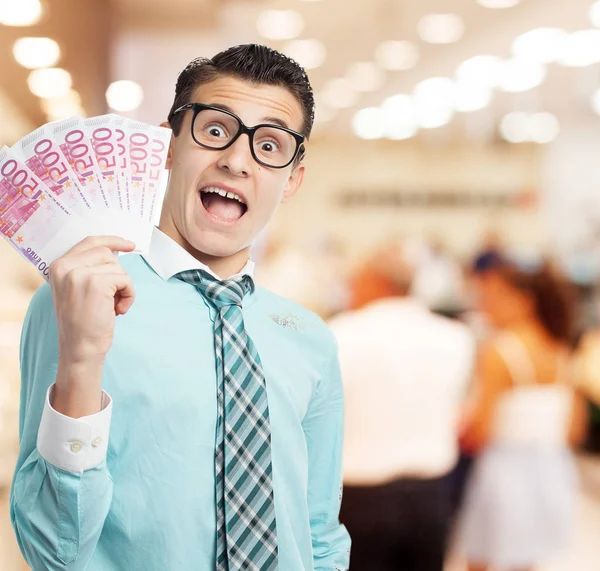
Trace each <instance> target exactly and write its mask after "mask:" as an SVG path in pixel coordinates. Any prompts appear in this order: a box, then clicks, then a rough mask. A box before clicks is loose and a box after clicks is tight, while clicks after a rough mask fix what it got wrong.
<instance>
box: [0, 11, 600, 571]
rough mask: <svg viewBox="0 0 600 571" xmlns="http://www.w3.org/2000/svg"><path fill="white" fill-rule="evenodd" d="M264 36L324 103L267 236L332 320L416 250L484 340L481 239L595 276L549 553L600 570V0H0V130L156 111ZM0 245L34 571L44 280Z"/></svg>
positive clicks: (12, 561)
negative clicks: (33, 356) (574, 445)
mask: <svg viewBox="0 0 600 571" xmlns="http://www.w3.org/2000/svg"><path fill="white" fill-rule="evenodd" d="M248 42H256V43H265V44H268V45H270V46H271V47H273V48H276V49H279V50H282V51H283V52H285V53H286V54H288V55H290V56H291V57H293V58H294V59H296V60H297V61H298V62H299V63H301V64H302V65H303V66H305V67H306V69H307V70H308V73H309V76H310V78H311V81H312V84H313V87H314V90H315V93H316V98H317V110H316V125H315V130H314V133H313V136H312V139H311V141H310V144H309V147H308V154H307V159H306V165H307V173H306V178H305V183H304V186H303V187H302V190H301V192H300V193H299V194H298V195H297V197H296V198H295V199H294V201H292V203H290V204H286V205H284V206H282V207H281V208H280V210H279V212H278V214H277V215H276V218H275V219H274V220H273V222H272V223H271V225H270V226H269V227H268V228H267V229H266V231H265V232H264V234H263V235H262V236H261V237H260V240H259V241H258V242H257V244H256V246H255V250H254V258H255V259H256V261H257V263H258V280H259V281H260V282H261V283H262V284H263V285H265V286H266V287H269V288H271V289H273V290H274V291H276V292H277V293H280V294H282V295H284V296H287V297H290V298H292V299H295V300H297V301H298V302H300V303H301V304H303V305H305V306H307V307H308V308H309V309H312V310H313V311H315V312H317V313H318V314H319V315H321V316H322V317H323V318H324V319H326V320H330V319H334V318H336V316H338V314H342V313H344V312H347V311H348V310H351V309H353V308H354V309H355V308H356V307H358V305H359V304H358V303H357V302H356V299H357V295H359V293H360V292H361V291H362V290H361V289H360V288H361V287H365V286H364V280H363V281H361V275H364V271H365V269H364V263H365V260H366V259H368V258H370V257H371V255H372V254H373V252H376V251H377V252H381V250H380V248H381V247H382V245H384V244H388V245H389V244H390V243H394V244H402V247H403V249H404V251H405V252H409V253H410V254H409V257H410V261H411V265H412V267H413V269H414V279H413V280H412V282H411V292H410V293H411V296H413V297H415V298H416V299H417V300H418V301H419V303H421V304H423V305H424V306H426V307H428V308H429V309H430V310H431V311H433V312H435V314H438V315H444V316H447V317H448V318H450V319H452V320H455V321H456V320H458V321H461V322H463V323H465V324H467V326H468V327H469V329H470V330H471V331H472V334H473V336H474V338H475V339H476V340H477V341H478V342H482V340H483V339H485V338H486V335H487V334H488V333H487V331H488V325H487V324H486V320H485V315H483V313H482V310H481V308H480V307H479V306H478V304H477V298H476V296H475V294H474V289H473V287H472V286H471V276H472V273H473V268H474V267H475V261H476V260H477V257H478V256H481V254H484V253H486V252H489V251H490V250H493V251H494V252H501V253H502V254H503V255H505V256H507V257H509V258H510V259H511V260H514V261H515V263H517V264H519V265H520V267H523V268H529V267H536V264H539V262H540V261H541V260H547V261H550V262H551V263H552V265H553V267H555V268H556V270H557V271H559V272H560V273H561V274H562V275H563V276H564V278H565V279H567V280H568V281H569V282H570V283H571V285H573V286H574V287H575V288H576V290H577V303H578V305H579V307H580V309H581V311H580V319H579V322H578V341H577V345H576V346H577V350H578V354H579V355H580V356H581V358H582V359H583V361H582V362H584V365H582V366H581V369H582V370H585V372H586V373H585V374H586V375H587V376H586V380H585V382H584V381H581V383H582V385H585V386H584V389H585V394H586V396H587V399H588V406H589V411H590V419H591V420H590V428H589V431H588V436H587V438H586V440H585V442H584V444H583V445H582V446H581V447H580V449H579V450H578V469H579V472H580V475H581V485H580V489H579V492H578V493H579V503H578V513H577V521H576V534H575V535H576V538H575V542H574V543H573V545H572V546H571V548H570V550H569V552H568V553H565V554H564V557H562V559H560V560H556V561H550V562H548V566H546V567H544V569H547V570H552V571H559V570H560V571H567V570H569V571H571V570H574V569H577V570H578V571H586V570H588V569H589V570H591V569H598V568H599V567H600V546H599V545H598V542H597V539H596V536H597V530H598V529H600V456H598V455H597V454H598V450H600V414H598V409H597V407H596V404H595V402H596V401H598V402H600V399H598V395H599V394H600V391H599V390H598V385H597V384H596V379H595V378H594V373H595V372H596V371H597V372H596V375H598V376H600V366H599V365H600V360H598V348H597V347H598V343H599V342H598V340H597V339H598V337H597V336H596V334H595V328H596V327H598V326H599V320H600V299H599V297H598V294H599V293H600V289H599V287H598V286H599V285H600V168H598V167H599V165H600V158H599V157H600V1H598V2H593V1H592V0H419V1H415V0H352V1H349V0H170V1H169V2H165V1H163V0H83V1H82V0H44V1H38V0H18V1H16V0H0V145H4V144H6V145H12V144H13V143H15V142H16V141H17V140H18V139H20V138H21V137H22V136H24V135H26V134H27V133H28V132H30V131H32V130H33V129H35V128H36V127H38V126H40V125H42V124H44V123H46V122H48V121H52V120H56V119H61V118H66V117H69V116H71V115H84V116H93V115H100V114H103V113H106V112H116V113H119V114H121V115H125V116H128V117H132V118H136V119H139V120H142V121H145V122H149V123H155V124H158V123H160V122H162V121H164V120H165V118H166V115H167V112H168V110H169V107H170V105H171V103H172V98H173V95H174V86H175V80H176V78H177V75H178V73H179V71H181V70H182V69H183V68H184V67H185V65H186V64H187V63H188V62H189V61H190V60H192V59H193V58H195V57H197V56H209V57H210V56H212V55H214V54H215V53H217V52H218V51H220V50H222V49H225V48H226V47H229V46H231V45H235V44H240V43H248ZM0 260H1V264H2V272H0V489H1V490H2V492H1V493H0V498H1V499H0V568H1V569H3V570H4V571H17V570H21V569H25V568H26V567H25V564H24V563H23V562H22V560H21V557H20V554H19V552H18V548H17V546H16V542H15V540H14V537H13V533H12V529H11V528H10V524H9V517H8V506H7V498H8V489H9V486H10V478H11V476H12V469H13V466H14V462H15V460H16V453H17V447H18V441H17V440H18V434H17V432H18V430H17V429H18V426H17V425H18V398H19V367H18V344H19V334H20V327H21V321H22V319H23V316H24V313H25V310H26V308H27V304H28V301H29V299H30V297H31V295H32V294H33V292H34V291H35V289H36V288H37V287H38V286H39V284H40V280H39V278H38V277H37V274H36V272H35V271H34V269H33V268H32V267H29V265H28V264H27V263H26V262H24V261H23V260H22V259H20V258H19V256H18V255H17V254H16V253H15V252H13V251H12V250H11V249H10V247H9V246H8V245H7V244H5V243H4V242H2V243H0ZM390 263H391V261H390ZM399 342H400V341H399ZM584 353H585V355H584ZM582 375H583V374H582ZM588 377H589V378H588ZM598 382H599V383H600V380H599V381H598ZM447 559H448V563H447V568H448V569H449V570H452V571H460V570H462V569H463V560H462V559H461V557H460V556H459V555H458V554H455V553H454V550H453V549H452V548H449V550H448V558H447ZM358 571H360V570H358Z"/></svg>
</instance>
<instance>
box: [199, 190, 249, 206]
mask: <svg viewBox="0 0 600 571" xmlns="http://www.w3.org/2000/svg"><path fill="white" fill-rule="evenodd" d="M202 192H212V193H214V194H218V195H220V196H223V197H225V198H231V199H233V200H237V201H238V202H240V203H241V204H244V205H245V204H246V203H245V202H244V201H243V200H242V199H241V198H240V197H239V196H238V195H237V194H234V193H233V192H227V191H226V190H223V189H222V188H217V187H214V186H209V187H207V188H204V189H202Z"/></svg>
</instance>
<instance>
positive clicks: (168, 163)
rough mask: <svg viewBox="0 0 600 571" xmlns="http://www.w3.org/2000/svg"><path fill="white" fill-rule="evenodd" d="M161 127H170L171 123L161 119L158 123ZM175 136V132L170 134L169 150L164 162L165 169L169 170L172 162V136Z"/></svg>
mask: <svg viewBox="0 0 600 571" xmlns="http://www.w3.org/2000/svg"><path fill="white" fill-rule="evenodd" d="M160 126H161V127H165V129H170V128H171V125H170V124H169V122H168V121H163V122H162V123H161V124H160ZM174 136H175V134H172V135H171V140H170V141H169V152H168V154H167V162H166V164H165V168H166V169H167V170H171V165H172V164H173V137H174Z"/></svg>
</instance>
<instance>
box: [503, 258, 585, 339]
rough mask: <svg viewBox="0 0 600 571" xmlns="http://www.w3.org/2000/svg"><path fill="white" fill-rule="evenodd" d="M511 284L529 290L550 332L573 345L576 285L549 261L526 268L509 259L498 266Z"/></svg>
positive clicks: (540, 318)
mask: <svg viewBox="0 0 600 571" xmlns="http://www.w3.org/2000/svg"><path fill="white" fill-rule="evenodd" d="M492 271H498V272H499V274H500V276H501V277H502V278H503V279H505V280H506V281H507V282H508V283H509V284H511V285H512V286H514V287H516V288H517V289H519V290H521V291H525V292H527V293H529V294H530V295H531V296H532V297H533V299H534V301H535V311H536V314H537V317H538V319H539V320H540V322H541V323H542V325H543V326H544V328H545V329H546V331H547V332H548V333H549V334H550V335H551V336H552V337H554V338H555V339H556V340H558V341H563V342H565V343H568V344H572V343H573V341H574V337H575V333H576V332H575V326H576V298H575V291H574V288H573V287H572V285H571V284H570V283H569V282H568V281H567V280H566V279H565V278H564V277H563V276H561V275H560V274H558V272H556V271H555V270H554V269H553V268H552V267H551V266H550V264H548V263H544V264H542V266H541V267H540V268H539V269H537V270H536V271H533V272H529V271H524V270H522V269H521V268H519V267H518V266H516V265H514V264H511V263H508V262H505V263H503V264H501V265H496V266H495V267H494V269H493V270H492Z"/></svg>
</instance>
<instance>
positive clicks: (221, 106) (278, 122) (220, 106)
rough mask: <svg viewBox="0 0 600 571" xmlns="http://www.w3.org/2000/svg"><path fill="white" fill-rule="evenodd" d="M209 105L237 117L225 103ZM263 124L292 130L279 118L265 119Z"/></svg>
mask: <svg viewBox="0 0 600 571" xmlns="http://www.w3.org/2000/svg"><path fill="white" fill-rule="evenodd" d="M208 105H210V106H211V107H216V108H217V109H223V111H228V112H229V113H233V114H234V115H236V116H237V113H236V112H235V111H234V110H233V109H232V108H231V107H229V105H225V104H223V103H208ZM263 123H269V124H271V125H279V126H280V127H283V128H284V129H289V128H290V127H289V126H288V124H287V123H286V122H285V121H284V120H283V119H279V118H278V117H263V118H262V119H261V121H260V123H259V124H260V125H262V124H263Z"/></svg>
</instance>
